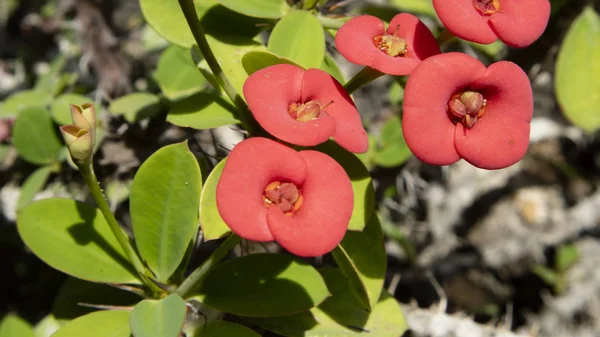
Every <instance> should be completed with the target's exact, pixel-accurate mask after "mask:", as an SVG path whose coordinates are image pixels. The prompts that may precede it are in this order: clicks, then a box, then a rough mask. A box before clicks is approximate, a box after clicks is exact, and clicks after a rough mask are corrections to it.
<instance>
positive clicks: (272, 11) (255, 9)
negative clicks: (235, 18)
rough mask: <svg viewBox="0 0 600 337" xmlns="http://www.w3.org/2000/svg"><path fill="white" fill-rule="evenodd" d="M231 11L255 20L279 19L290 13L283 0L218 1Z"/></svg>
mask: <svg viewBox="0 0 600 337" xmlns="http://www.w3.org/2000/svg"><path fill="white" fill-rule="evenodd" d="M219 2H220V3H221V4H222V5H223V6H225V7H227V8H229V9H231V10H232V11H235V12H238V13H241V14H244V15H247V16H252V17H255V18H266V19H279V18H280V17H282V16H284V15H285V14H286V13H287V12H289V11H290V7H289V6H288V5H287V3H286V1H285V0H219Z"/></svg>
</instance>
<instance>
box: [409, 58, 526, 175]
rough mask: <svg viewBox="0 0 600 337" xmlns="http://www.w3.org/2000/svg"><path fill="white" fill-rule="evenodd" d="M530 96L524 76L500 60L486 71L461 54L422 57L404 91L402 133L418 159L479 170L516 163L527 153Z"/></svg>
mask: <svg viewBox="0 0 600 337" xmlns="http://www.w3.org/2000/svg"><path fill="white" fill-rule="evenodd" d="M532 114H533V94H532V91H531V85H530V83H529V79H528V78H527V75H526V74H525V73H524V72H523V70H521V68H519V67H518V66H517V65H516V64H514V63H511V62H507V61H501V62H496V63H494V64H492V65H490V66H489V67H488V68H487V69H486V67H485V66H484V65H483V64H482V63H481V62H479V61H478V60H477V59H475V58H473V57H471V56H468V55H466V54H462V53H446V54H441V55H437V56H434V57H431V58H429V59H427V60H425V61H423V62H422V63H421V64H420V65H419V66H418V67H417V68H415V70H414V71H413V73H412V74H411V75H410V77H409V78H408V82H407V83H406V88H405V91H404V113H403V115H402V131H403V133H404V137H405V139H406V144H407V145H408V147H409V148H410V149H411V151H412V152H413V153H414V154H415V156H417V157H418V158H419V159H421V160H422V161H424V162H427V163H430V164H435V165H449V164H452V163H454V162H456V161H458V160H459V159H460V158H464V159H465V160H466V161H468V162H469V163H471V164H473V165H475V166H477V167H480V168H485V169H499V168H503V167H507V166H510V165H512V164H514V163H516V162H517V161H519V160H520V159H521V158H522V157H523V156H524V155H525V152H526V151H527V146H528V143H529V128H530V125H529V123H530V121H531V118H532Z"/></svg>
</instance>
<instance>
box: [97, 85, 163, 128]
mask: <svg viewBox="0 0 600 337" xmlns="http://www.w3.org/2000/svg"><path fill="white" fill-rule="evenodd" d="M160 108H161V106H160V99H159V98H158V96H156V95H153V94H150V93H147V92H135V93H133V94H129V95H127V96H123V97H120V98H118V99H116V100H114V101H112V102H111V103H110V106H109V107H108V111H109V112H110V113H111V114H113V115H122V116H123V117H124V118H125V120H126V121H128V122H129V123H135V122H139V121H141V120H142V119H144V118H148V117H152V116H155V115H156V114H158V113H159V112H160Z"/></svg>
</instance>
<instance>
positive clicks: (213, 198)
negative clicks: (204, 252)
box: [200, 158, 231, 241]
mask: <svg viewBox="0 0 600 337" xmlns="http://www.w3.org/2000/svg"><path fill="white" fill-rule="evenodd" d="M226 160H227V158H225V159H223V160H221V161H220V162H219V163H218V164H217V165H216V166H215V168H213V170H212V171H211V172H210V175H209V176H208V178H207V179H206V183H205V184H204V188H203V189H202V194H201V195H200V226H202V233H203V236H204V240H205V241H210V240H215V239H220V238H222V237H224V236H225V235H227V234H228V233H229V232H231V230H230V229H229V227H228V226H227V224H226V223H225V221H224V220H223V218H221V215H220V214H219V210H218V209H217V183H218V182H219V178H221V173H223V168H224V167H225V162H226Z"/></svg>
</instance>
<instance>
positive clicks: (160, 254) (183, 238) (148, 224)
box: [130, 142, 202, 283]
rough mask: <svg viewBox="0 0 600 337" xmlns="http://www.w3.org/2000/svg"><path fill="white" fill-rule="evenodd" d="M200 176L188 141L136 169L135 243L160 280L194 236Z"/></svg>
mask: <svg viewBox="0 0 600 337" xmlns="http://www.w3.org/2000/svg"><path fill="white" fill-rule="evenodd" d="M201 189H202V177H201V175H200V166H199V165H198V161H197V160H196V157H194V155H193V154H192V153H191V152H190V150H189V148H188V146H187V142H183V143H178V144H173V145H168V146H165V147H163V148H161V149H160V150H158V151H156V152H155V153H154V154H153V155H152V156H150V158H148V159H147V160H146V161H145V162H144V163H143V164H142V166H141V167H140V169H139V170H138V171H137V173H136V175H135V177H134V179H133V183H132V185H131V197H130V209H131V222H132V224H133V234H134V237H135V242H136V245H137V247H138V250H139V252H140V255H141V256H142V258H143V259H144V260H145V261H146V263H147V264H148V267H150V269H151V270H152V271H153V272H154V273H155V275H156V277H157V278H158V280H159V281H160V282H165V283H166V282H167V281H168V279H169V277H170V276H171V274H173V272H174V271H175V269H177V266H179V264H180V263H181V259H182V258H183V256H184V255H185V251H186V249H187V247H188V245H189V243H190V241H191V240H192V238H193V237H194V235H195V234H196V228H197V227H196V226H197V224H198V204H199V203H200V191H201Z"/></svg>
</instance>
